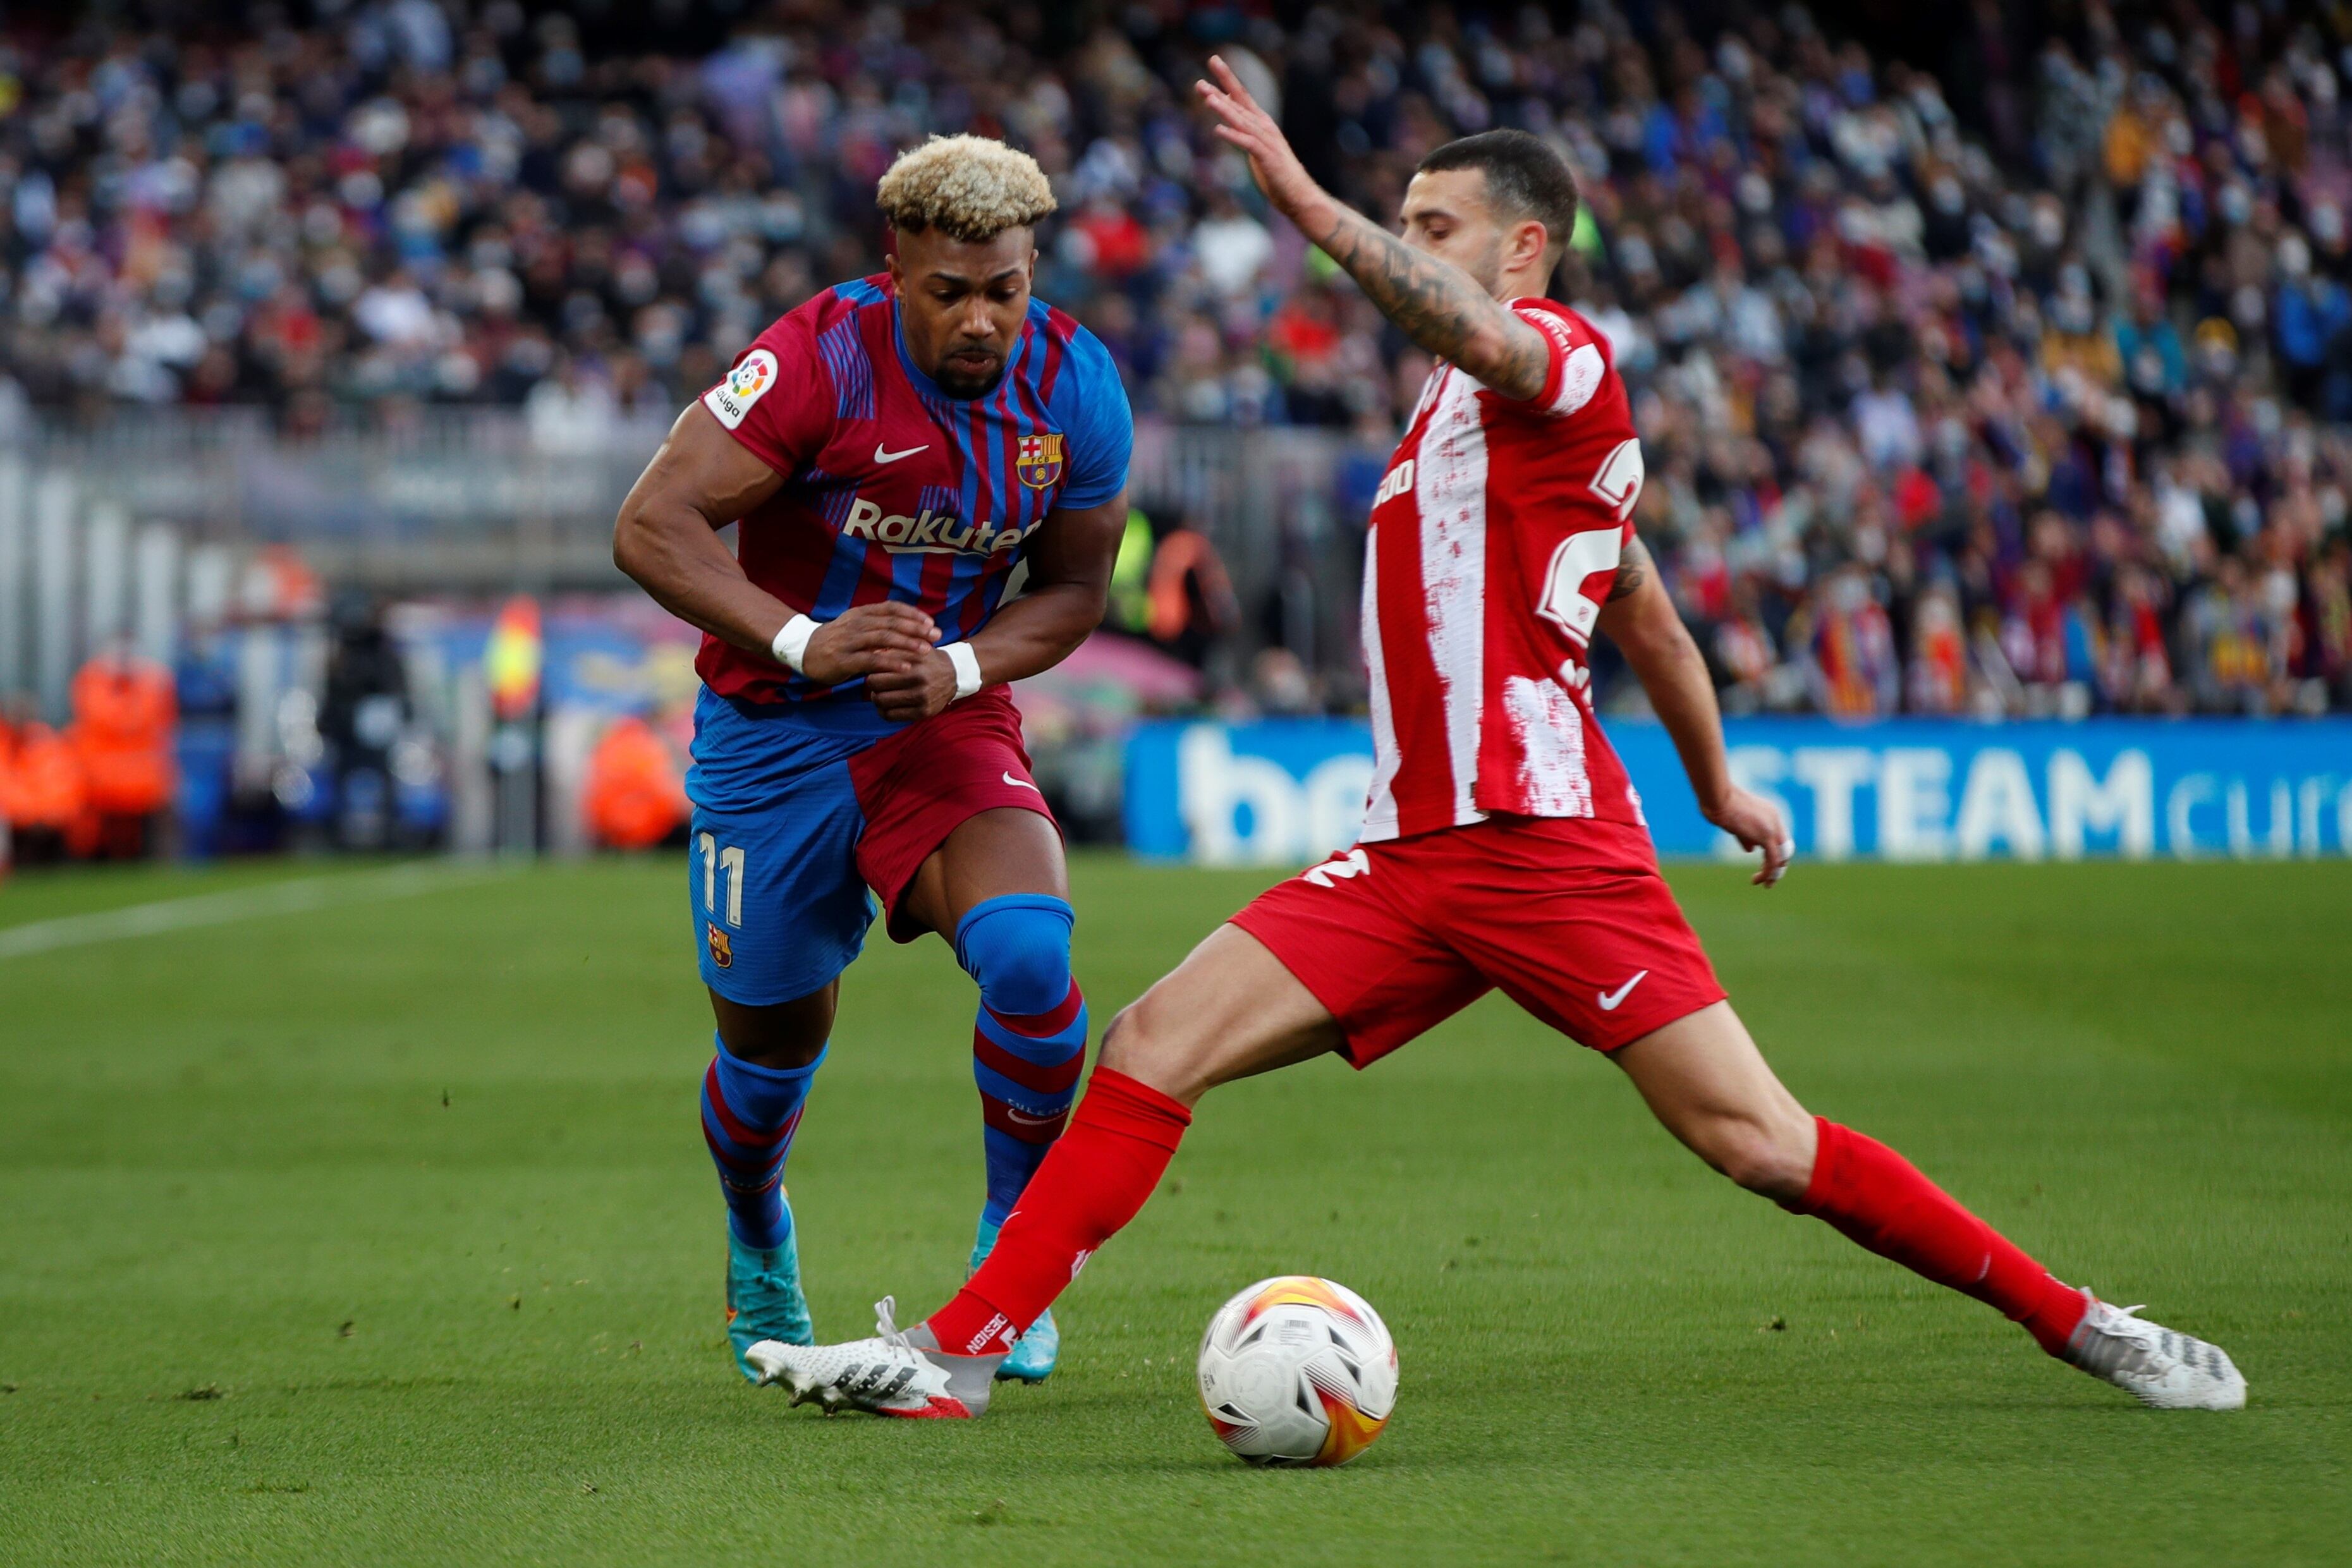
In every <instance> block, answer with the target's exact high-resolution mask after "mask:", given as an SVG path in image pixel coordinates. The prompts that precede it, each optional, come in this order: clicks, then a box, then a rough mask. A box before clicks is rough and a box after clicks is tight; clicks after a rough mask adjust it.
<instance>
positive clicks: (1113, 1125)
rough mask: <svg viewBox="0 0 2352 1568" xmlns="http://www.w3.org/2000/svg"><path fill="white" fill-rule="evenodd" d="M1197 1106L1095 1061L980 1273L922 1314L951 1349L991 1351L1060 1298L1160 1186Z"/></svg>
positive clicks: (942, 1345)
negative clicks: (934, 1309) (1188, 1106)
mask: <svg viewBox="0 0 2352 1568" xmlns="http://www.w3.org/2000/svg"><path fill="white" fill-rule="evenodd" d="M1191 1125H1192V1113H1191V1112H1190V1111H1187V1110H1186V1109H1184V1107H1183V1106H1181V1105H1180V1104H1178V1103H1176V1102H1175V1101H1173V1100H1171V1099H1170V1098H1169V1097H1168V1096H1167V1095H1165V1094H1162V1093H1161V1092H1160V1091H1159V1090H1157V1089H1153V1088H1151V1087H1150V1086H1149V1085H1146V1084H1143V1083H1139V1082H1136V1081H1135V1080H1134V1079H1132V1078H1129V1077H1128V1076H1127V1075H1126V1074H1125V1073H1123V1072H1114V1071H1111V1070H1110V1069H1109V1068H1108V1067H1097V1068H1096V1069H1095V1072H1094V1076H1093V1077H1092V1078H1090V1079H1088V1080H1087V1094H1086V1098H1085V1099H1083V1100H1081V1101H1079V1102H1078V1108H1077V1111H1076V1113H1074V1114H1073V1115H1072V1116H1071V1117H1070V1125H1069V1130H1068V1131H1067V1132H1066V1133H1064V1134H1062V1135H1061V1137H1060V1139H1059V1140H1057V1141H1056V1142H1055V1145H1054V1146H1053V1150H1052V1152H1051V1153H1049V1154H1047V1155H1046V1156H1045V1163H1044V1164H1043V1165H1041V1166H1038V1167H1037V1174H1036V1175H1035V1176H1033V1177H1031V1178H1030V1181H1029V1186H1028V1187H1027V1189H1026V1190H1025V1191H1024V1192H1023V1193H1022V1195H1021V1200H1020V1204H1019V1207H1016V1208H1014V1209H1013V1213H1012V1215H1011V1217H1010V1218H1007V1219H1006V1220H1005V1222H1004V1229H1003V1232H1002V1233H1001V1234H1000V1235H999V1236H998V1237H997V1239H996V1249H995V1250H994V1251H993V1252H991V1253H990V1254H989V1255H988V1261H987V1262H985V1263H982V1265H981V1266H980V1272H978V1273H977V1274H974V1275H973V1276H972V1277H971V1281H970V1282H969V1283H967V1284H966V1285H965V1286H964V1288H963V1289H962V1290H961V1291H959V1292H958V1293H957V1295H956V1299H955V1300H954V1301H950V1302H949V1303H948V1304H947V1305H946V1306H944V1307H941V1308H940V1310H939V1311H938V1312H933V1313H932V1314H931V1315H930V1316H929V1318H927V1319H925V1320H924V1322H925V1323H926V1324H927V1326H929V1329H930V1331H931V1336H932V1338H934V1339H935V1340H937V1341H938V1342H939V1346H940V1349H941V1350H943V1351H945V1352H947V1353H948V1354H951V1355H992V1354H998V1353H1000V1352H1003V1351H1005V1350H1009V1349H1011V1348H1012V1345H1013V1340H1014V1339H1016V1338H1018V1337H1019V1335H1020V1333H1021V1331H1022V1330H1023V1329H1024V1328H1026V1327H1027V1326H1028V1325H1029V1324H1031V1323H1033V1322H1036V1321H1037V1314H1038V1313H1039V1312H1044V1311H1045V1309H1046V1308H1047V1307H1050V1306H1052V1305H1053V1304H1054V1298H1055V1297H1056V1296H1058V1295H1060V1294H1061V1293H1062V1291H1064V1290H1065V1289H1066V1287H1067V1286H1068V1285H1069V1283H1070V1281H1073V1280H1075V1279H1076V1278H1077V1277H1078V1270H1080V1269H1082V1268H1084V1267H1085V1266H1086V1261H1087V1259H1088V1258H1089V1257H1091V1256H1092V1255H1093V1253H1094V1250H1095V1249H1096V1248H1097V1247H1099V1246H1101V1245H1102V1244H1103V1243H1104V1242H1105V1241H1107V1240H1108V1239H1110V1237H1111V1236H1113V1235H1114V1234H1116V1233H1117V1232H1118V1230H1119V1228H1121V1227H1123V1226H1125V1225H1126V1224H1127V1222H1128V1221H1129V1220H1130V1219H1132V1218H1135V1215H1136V1211H1137V1210H1138V1209H1139V1208H1141V1207H1143V1205H1144V1202H1145V1200H1147V1199H1148V1198H1150V1197H1151V1189H1152V1188H1154V1187H1156V1186H1159V1185H1160V1173H1161V1172H1163V1171H1165V1170H1166V1169H1167V1168H1168V1162H1169V1160H1170V1159H1171V1157H1173V1156H1174V1155H1175V1153H1176V1145H1178V1144H1179V1143H1181V1142H1182V1141H1183V1137H1184V1129H1185V1128H1187V1127H1189V1126H1191Z"/></svg>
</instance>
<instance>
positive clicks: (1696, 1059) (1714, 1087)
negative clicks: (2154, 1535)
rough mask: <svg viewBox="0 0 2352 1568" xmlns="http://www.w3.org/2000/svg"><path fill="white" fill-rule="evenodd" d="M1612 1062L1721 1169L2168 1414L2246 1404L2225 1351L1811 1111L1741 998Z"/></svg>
mask: <svg viewBox="0 0 2352 1568" xmlns="http://www.w3.org/2000/svg"><path fill="white" fill-rule="evenodd" d="M1614 1060H1615V1061H1617V1064H1618V1065H1619V1066H1621V1067H1622V1068H1623V1069H1624V1070H1625V1071H1626V1074H1627V1076H1628V1077H1630V1078H1632V1079H1633V1082H1634V1084H1635V1086H1636V1087H1637V1088H1639V1089H1640V1090H1641V1092H1642V1096H1643V1099H1644V1100H1646V1101H1647V1102H1648V1103H1649V1105H1650V1108H1651V1110H1653V1111H1654V1112H1655V1113H1657V1116H1658V1119H1659V1120H1660V1121H1661V1122H1663V1123H1664V1124H1665V1125H1666V1127H1667V1128H1668V1130H1669V1131H1671V1132H1673V1133H1674V1134H1675V1136H1676V1137H1678V1138H1680V1139H1681V1140H1682V1141H1683V1142H1684V1143H1685V1144H1686V1145H1689V1146H1690V1148H1691V1149H1692V1150H1693V1152H1695V1153H1696V1154H1697V1155H1699V1157H1700V1158H1702V1159H1704V1160H1706V1162H1707V1163H1708V1164H1709V1165H1711V1166H1715V1168H1716V1169H1717V1170H1719V1171H1721V1172H1723V1173H1724V1174H1725V1175H1726V1176H1729V1177H1730V1178H1731V1179H1732V1180H1734V1181H1736V1182H1738V1184H1739V1185H1740V1186H1744V1187H1747V1188H1748V1189H1749V1190H1750V1191H1753V1192H1759V1193H1761V1194H1763V1195H1764V1196H1765V1197H1769V1198H1772V1199H1773V1200H1774V1201H1776V1202H1778V1203H1779V1204H1780V1206H1781V1207H1784V1208H1787V1209H1789V1210H1790V1212H1792V1213H1796V1214H1808V1215H1811V1216H1813V1217H1814V1218H1818V1219H1821V1220H1822V1221H1824V1222H1826V1223H1827V1224H1829V1225H1831V1226H1832V1227H1833V1228H1836V1229H1837V1230H1838V1231H1839V1233H1840V1234H1842V1235H1843V1236H1845V1237H1846V1238H1847V1239H1850V1240H1852V1241H1853V1242H1855V1243H1857V1244H1858V1245H1860V1246H1863V1247H1865V1248H1867V1249H1870V1250H1871V1251H1873V1252H1875V1253H1877V1254H1878V1255H1879V1256H1880V1257H1882V1258H1888V1259H1892V1260H1894V1261H1895V1262H1897V1263H1900V1264H1902V1265H1903V1266H1904V1267H1905V1268H1906V1269H1909V1270H1912V1271H1913V1272H1914V1273H1916V1274H1918V1275H1920V1276H1921V1277H1923V1278H1925V1279H1928V1280H1932V1281H1935V1282H1936V1283H1937V1284H1939V1285H1943V1286H1945V1287H1947V1288H1948V1289H1950V1290H1954V1291H1959V1292H1960V1293H1961V1294H1963V1295H1967V1296H1973V1297H1975V1298H1976V1299H1977V1300H1978V1301H1983V1302H1985V1303H1987V1304H1988V1305H1990V1306H1992V1307H1994V1308H1996V1309H1998V1310H1999V1311H2000V1312H2002V1313H2003V1314H2005V1315H2006V1316H2008V1317H2009V1318H2010V1319H2011V1320H2012V1321H2013V1322H2017V1323H2019V1324H2020V1325H2021V1326H2022V1327H2023V1328H2024V1329H2025V1331H2026V1332H2027V1333H2030V1334H2032V1336H2033V1339H2034V1342H2035V1343H2038V1344H2039V1345H2041V1346H2042V1349H2043V1350H2044V1351H2047V1352H2048V1353H2049V1354H2052V1355H2053V1356H2056V1357H2058V1358H2059V1359H2060V1360H2062V1361H2064V1362H2066V1363H2068V1364H2070V1365H2074V1366H2078V1367H2081V1368H2082V1369H2083V1370H2084V1371H2085V1372H2088V1373H2090V1374H2091V1375H2094V1376H2096V1377H2100V1378H2104V1379H2105V1381H2107V1382H2109V1383H2112V1384H2115V1385H2116V1386H2117V1387H2119V1388H2123V1389H2125V1390H2126V1391H2128V1392H2129V1393H2131V1394H2132V1395H2134V1396H2137V1397H2138V1398H2139V1399H2140V1400H2141V1401H2143V1402H2144V1403H2146V1404H2148V1405H2153V1406H2161V1407H2167V1408H2198V1409H2214V1410H2220V1409H2235V1408H2237V1407H2238V1406H2242V1405H2243V1404H2244V1403H2245V1402H2246V1384H2245V1379H2244V1378H2243V1377H2242V1376H2240V1375H2239V1374H2238V1369H2237V1368H2236V1367H2235V1366H2234V1365H2232V1364H2231V1361H2230V1358H2229V1357H2228V1356H2227V1355H2226V1354H2223V1353H2222V1352H2221V1349H2220V1348H2219V1347H2217V1346H2214V1345H2210V1344H2208V1343H2205V1342H2204V1341H2202V1340H2199V1339H2195V1338H2192V1337H2191V1336H2189V1335H2188V1334H2184V1333H2178V1332H2176V1331H2174V1330H2171V1329H2166V1328H2160V1327H2158V1325H2156V1324H2154V1323H2148V1322H2141V1321H2140V1320H2139V1319H2137V1318H2136V1317H2134V1316H2132V1315H2131V1314H2132V1313H2133V1312H2137V1311H2138V1310H2139V1309H2137V1307H2134V1308H2129V1309H2118V1308H2116V1307H2112V1306H2109V1305H2108V1304H2107V1303H2106V1302H2105V1301H2100V1300H2098V1299H2097V1298H2096V1297H2095V1296H2094V1295H2092V1294H2091V1292H2090V1291H2084V1290H2078V1289H2076V1288H2074V1287H2073V1286H2070V1285H2066V1284H2063V1283H2062V1282H2061V1281H2058V1280H2057V1279H2055V1278H2054V1277H2053V1276H2052V1275H2051V1273H2050V1271H2049V1270H2046V1269H2044V1268H2043V1267H2042V1265H2041V1264H2039V1263H2037V1262H2035V1261H2034V1260H2032V1258H2030V1257H2028V1256H2027V1255H2026V1254H2025V1252H2024V1251H2023V1250H2022V1249H2020V1248H2019V1247H2018V1246H2017V1245H2016V1244H2015V1243H2013V1242H2011V1240H2010V1239H2008V1238H2007V1237H2005V1236H2003V1235H2001V1234H2000V1232H1999V1231H1997V1230H1995V1229H1994V1228H1992V1227H1991V1226H1990V1225H1988V1224H1986V1223H1985V1222H1984V1221H1983V1220H1982V1219H1980V1218H1978V1217H1977V1216H1976V1215H1974V1214H1972V1213H1970V1212H1969V1210H1968V1209H1967V1208H1965V1207H1962V1206H1961V1205H1960V1203H1959V1202H1958V1200H1957V1199H1956V1198H1954V1197H1952V1196H1951V1195H1950V1194H1949V1193H1947V1192H1946V1191H1944V1189H1943V1188H1941V1187H1939V1186H1937V1185H1936V1184H1935V1183H1934V1182H1932V1181H1929V1180H1928V1179H1927V1177H1926V1176H1923V1175H1921V1174H1920V1172H1919V1170H1918V1168H1917V1167H1916V1166H1913V1165H1912V1164H1911V1162H1910V1161H1908V1160H1906V1159H1905V1158H1904V1157H1903V1156H1902V1155H1898V1154H1896V1153H1895V1151H1894V1150H1893V1149H1890V1148H1888V1147H1887V1146H1886V1145H1884V1144H1882V1143H1879V1142H1878V1141H1877V1140H1875V1139H1874V1138H1870V1137H1866V1136H1864V1134H1860V1133H1857V1132H1855V1131H1854V1130H1853V1129H1852V1128H1851V1127H1844V1126H1841V1125H1839V1124H1837V1123H1835V1122H1831V1121H1828V1120H1825V1119H1822V1118H1818V1117H1813V1116H1810V1115H1808V1114H1807V1113H1805V1112H1804V1110H1803V1109H1802V1107H1801V1106H1800V1105H1798V1103H1797V1102H1796V1100H1795V1098H1794V1097H1793V1096H1792V1095H1790V1093H1789V1092H1788V1090H1787V1089H1786V1088H1784V1087H1782V1085H1781V1083H1780V1080H1779V1079H1778V1078H1777V1077H1775V1076H1774V1075H1773V1073H1772V1070H1771V1069H1770V1068H1769V1067H1768V1066H1767V1065H1766V1064H1765V1062H1764V1059H1763V1056H1762V1055H1761V1053H1759V1051H1757V1049H1756V1045H1755V1042H1754V1041H1753V1040H1750V1039H1749V1038H1748V1030H1747V1029H1746V1028H1745V1027H1744V1026H1743V1025H1742V1024H1741V1023H1740V1021H1739V1018H1738V1014H1736V1013H1734V1012H1733V1011H1732V1010H1731V1006H1730V1004H1729V1003H1727V1002H1717V1004H1715V1005H1714V1006H1713V1007H1710V1008H1706V1009H1702V1010H1701V1011H1699V1012H1696V1013H1693V1014H1691V1015H1690V1016H1688V1017H1686V1018H1683V1019H1677V1020H1675V1022H1674V1023H1671V1024H1668V1025H1667V1026H1666V1027H1664V1029H1661V1030H1656V1031H1655V1032H1654V1033H1652V1034H1649V1035H1646V1036H1644V1037H1643V1038H1642V1039H1641V1040H1635V1041H1634V1042H1633V1044H1631V1045H1628V1046H1625V1047H1623V1048H1622V1050H1620V1051H1617V1052H1615V1053H1614Z"/></svg>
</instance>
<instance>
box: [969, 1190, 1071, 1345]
mask: <svg viewBox="0 0 2352 1568" xmlns="http://www.w3.org/2000/svg"><path fill="white" fill-rule="evenodd" d="M997 1229H998V1228H997V1227H996V1226H993V1225H991V1224H990V1223H989V1222H988V1221H987V1220H985V1219H983V1220H982V1221H981V1222H980V1235H979V1237H978V1238H977V1239H975V1240H974V1241H973V1242H972V1244H971V1271H970V1273H967V1274H966V1275H965V1278H966V1279H969V1278H971V1275H972V1274H977V1273H979V1272H980V1266H981V1265H982V1263H985V1262H986V1261H988V1255H989V1253H991V1252H992V1251H994V1250H995V1249H996V1232H997ZM1061 1358H1062V1331H1061V1330H1059V1329H1057V1328H1055V1326H1054V1309H1053V1308H1051V1307H1048V1308H1046V1309H1045V1311H1044V1312H1040V1313H1038V1314H1037V1321H1036V1322H1034V1323H1031V1324H1030V1325H1029V1332H1028V1333H1024V1334H1023V1335H1022V1336H1021V1337H1020V1338H1019V1339H1017V1340H1015V1341H1013V1354H1010V1355H1008V1356H1006V1357H1005V1358H1004V1359H1003V1361H1002V1362H1001V1363H999V1364H998V1365H997V1368H996V1380H997V1381H998V1382H999V1383H1005V1382H1013V1383H1043V1382H1045V1379H1046V1378H1048V1377H1050V1376H1052V1375H1053V1372H1054V1364H1055V1362H1057V1361H1059V1360H1061Z"/></svg>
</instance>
